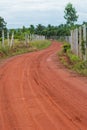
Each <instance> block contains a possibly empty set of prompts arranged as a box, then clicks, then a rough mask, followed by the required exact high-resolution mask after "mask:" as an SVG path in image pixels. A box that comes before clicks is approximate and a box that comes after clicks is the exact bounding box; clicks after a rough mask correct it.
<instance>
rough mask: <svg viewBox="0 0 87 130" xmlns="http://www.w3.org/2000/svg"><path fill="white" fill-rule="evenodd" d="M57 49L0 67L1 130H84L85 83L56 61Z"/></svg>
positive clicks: (86, 128) (86, 109)
mask: <svg viewBox="0 0 87 130" xmlns="http://www.w3.org/2000/svg"><path fill="white" fill-rule="evenodd" d="M60 46H61V45H60V44H58V43H56V42H53V44H52V45H51V46H50V47H49V48H48V49H45V50H43V51H39V52H34V53H30V54H24V55H21V56H17V57H15V58H12V59H10V60H8V61H7V62H6V63H4V64H3V65H1V66H0V130H87V82H86V80H85V79H83V78H81V77H77V76H75V75H74V74H72V73H70V72H68V71H67V70H66V69H64V67H63V66H62V67H61V65H60V63H59V61H58V62H57V60H56V59H57V57H56V55H55V54H56V52H57V51H58V50H60Z"/></svg>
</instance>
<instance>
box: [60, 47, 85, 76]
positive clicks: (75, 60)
mask: <svg viewBox="0 0 87 130" xmlns="http://www.w3.org/2000/svg"><path fill="white" fill-rule="evenodd" d="M59 58H60V60H61V62H62V63H63V64H64V65H65V66H66V67H67V68H69V69H72V70H74V71H75V72H77V73H79V74H81V75H85V76H87V61H83V60H81V59H80V58H79V57H78V56H76V55H75V54H73V53H72V52H71V50H70V49H68V50H67V52H66V53H64V52H63V51H61V53H59Z"/></svg>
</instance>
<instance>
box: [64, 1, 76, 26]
mask: <svg viewBox="0 0 87 130" xmlns="http://www.w3.org/2000/svg"><path fill="white" fill-rule="evenodd" d="M64 13H65V16H64V18H65V19H66V21H67V24H68V25H70V26H72V25H74V23H75V22H76V21H77V19H78V15H77V11H76V9H75V8H74V7H73V5H72V4H71V3H68V4H67V5H66V7H65V10H64Z"/></svg>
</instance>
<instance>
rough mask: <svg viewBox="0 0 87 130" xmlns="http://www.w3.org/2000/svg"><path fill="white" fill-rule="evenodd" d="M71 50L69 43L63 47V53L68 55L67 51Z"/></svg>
mask: <svg viewBox="0 0 87 130" xmlns="http://www.w3.org/2000/svg"><path fill="white" fill-rule="evenodd" d="M69 49H70V44H69V43H64V45H63V52H64V53H66V52H67V50H69Z"/></svg>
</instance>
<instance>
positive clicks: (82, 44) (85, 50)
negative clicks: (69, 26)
mask: <svg viewBox="0 0 87 130" xmlns="http://www.w3.org/2000/svg"><path fill="white" fill-rule="evenodd" d="M65 40H66V41H67V42H69V43H70V44H71V50H72V52H73V53H74V54H76V55H77V56H78V57H80V58H81V59H84V60H87V26H86V25H85V24H84V25H82V26H80V27H79V28H76V29H74V30H71V36H66V38H65Z"/></svg>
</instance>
